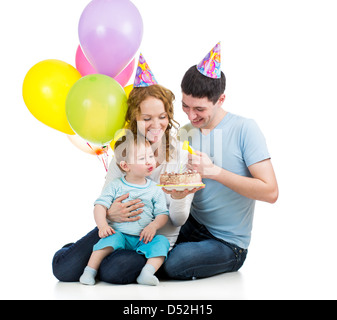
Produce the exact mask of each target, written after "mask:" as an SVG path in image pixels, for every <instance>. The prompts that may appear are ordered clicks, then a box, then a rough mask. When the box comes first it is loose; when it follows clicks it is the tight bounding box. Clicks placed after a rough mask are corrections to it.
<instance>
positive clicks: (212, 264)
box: [164, 216, 247, 280]
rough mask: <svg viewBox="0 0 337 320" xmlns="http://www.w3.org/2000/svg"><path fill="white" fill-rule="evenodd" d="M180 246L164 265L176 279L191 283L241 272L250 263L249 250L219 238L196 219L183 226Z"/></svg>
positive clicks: (171, 253) (166, 270) (178, 245)
mask: <svg viewBox="0 0 337 320" xmlns="http://www.w3.org/2000/svg"><path fill="white" fill-rule="evenodd" d="M177 243H178V244H177V245H176V246H175V247H174V248H173V250H172V251H171V252H170V255H169V258H168V259H167V261H166V263H165V264H164V269H165V272H166V273H167V275H168V276H169V277H170V278H173V279H179V280H188V279H196V278H205V277H210V276H213V275H215V274H219V273H224V272H233V271H238V270H239V269H240V268H241V267H242V265H243V263H244V262H245V260H246V256H247V250H244V249H241V248H240V247H238V246H236V245H234V244H231V243H227V242H225V241H223V240H220V239H217V238H215V237H214V236H213V235H212V234H211V233H210V232H209V231H208V230H207V229H206V228H205V226H203V225H201V224H199V223H198V222H197V221H196V220H195V219H193V217H191V216H190V217H189V219H188V221H187V222H186V223H185V225H184V226H183V227H182V229H181V231H180V235H179V238H178V241H177Z"/></svg>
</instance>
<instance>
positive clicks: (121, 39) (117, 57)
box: [78, 0, 143, 78]
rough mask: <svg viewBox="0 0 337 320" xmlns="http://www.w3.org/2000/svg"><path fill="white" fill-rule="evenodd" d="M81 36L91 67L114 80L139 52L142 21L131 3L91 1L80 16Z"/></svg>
mask: <svg viewBox="0 0 337 320" xmlns="http://www.w3.org/2000/svg"><path fill="white" fill-rule="evenodd" d="M78 35H79V39H80V44H81V48H82V50H83V52H84V54H85V56H86V57H87V59H88V61H89V62H90V64H91V65H92V66H93V67H94V68H95V69H96V71H97V72H98V73H100V74H104V75H107V76H110V77H112V78H114V77H115V76H116V75H118V74H119V73H120V72H121V71H122V70H123V69H124V68H125V67H126V66H127V65H128V64H129V63H130V61H131V60H132V58H133V57H134V56H135V54H136V52H137V51H138V49H139V46H140V43H141V41H142V37H143V20H142V17H141V15H140V13H139V11H138V9H137V8H136V6H135V5H134V4H133V3H132V2H131V1H130V0H92V1H91V2H90V3H89V4H88V5H87V6H86V8H85V9H84V11H83V13H82V15H81V18H80V21H79V25H78Z"/></svg>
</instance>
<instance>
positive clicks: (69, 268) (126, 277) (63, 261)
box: [52, 228, 146, 284]
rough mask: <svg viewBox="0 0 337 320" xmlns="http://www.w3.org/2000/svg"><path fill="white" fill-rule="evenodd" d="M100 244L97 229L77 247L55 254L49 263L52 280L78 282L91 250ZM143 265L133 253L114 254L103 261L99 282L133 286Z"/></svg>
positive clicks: (80, 241) (69, 246)
mask: <svg viewBox="0 0 337 320" xmlns="http://www.w3.org/2000/svg"><path fill="white" fill-rule="evenodd" d="M99 240H100V238H99V236H98V229H97V228H95V229H94V230H92V231H90V232H89V233H88V234H87V235H86V236H84V237H83V238H82V239H80V240H78V241H77V242H76V243H72V244H69V245H66V246H64V247H63V248H61V249H60V250H58V251H57V252H56V253H55V255H54V258H53V262H52V267H53V274H54V276H55V277H56V278H57V279H58V280H60V281H63V282H76V281H79V278H80V276H81V275H82V273H83V270H84V268H85V267H86V266H87V264H88V261H89V258H90V255H91V253H92V250H93V246H94V245H95V244H96V243H97V242H98V241H99ZM145 263H146V258H145V257H144V256H143V255H140V254H138V253H136V252H135V251H134V250H116V251H114V252H113V253H111V254H110V255H109V256H107V257H106V258H105V259H104V260H103V261H102V264H101V266H100V268H99V271H98V278H99V279H100V280H102V281H104V282H109V283H115V284H127V283H133V282H136V279H137V277H138V276H139V273H140V272H141V270H142V268H143V267H144V265H145Z"/></svg>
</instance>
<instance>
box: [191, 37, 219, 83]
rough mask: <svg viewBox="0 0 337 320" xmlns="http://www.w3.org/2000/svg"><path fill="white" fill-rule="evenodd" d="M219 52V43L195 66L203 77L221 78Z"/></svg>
mask: <svg viewBox="0 0 337 320" xmlns="http://www.w3.org/2000/svg"><path fill="white" fill-rule="evenodd" d="M220 64H221V52H220V42H218V43H217V44H216V45H215V47H214V48H213V49H212V50H211V51H210V52H209V53H208V54H207V55H206V57H205V58H204V59H203V60H202V61H201V62H200V63H199V64H198V65H197V69H198V71H199V72H200V73H202V74H203V75H204V76H206V77H209V78H213V79H219V78H221V70H220Z"/></svg>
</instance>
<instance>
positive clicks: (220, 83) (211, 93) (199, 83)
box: [181, 65, 226, 104]
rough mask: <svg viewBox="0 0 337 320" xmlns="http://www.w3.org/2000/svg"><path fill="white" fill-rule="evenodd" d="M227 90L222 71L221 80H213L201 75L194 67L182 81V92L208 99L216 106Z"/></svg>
mask: <svg viewBox="0 0 337 320" xmlns="http://www.w3.org/2000/svg"><path fill="white" fill-rule="evenodd" d="M225 89H226V77H225V74H224V73H223V72H222V71H221V78H220V79H213V78H209V77H206V76H204V75H203V74H201V73H200V72H199V71H198V69H197V66H196V65H195V66H192V67H191V68H189V69H188V70H187V72H186V73H185V75H184V77H183V80H182V81H181V90H182V91H183V93H185V94H187V95H191V96H192V97H195V98H205V97H206V98H208V100H209V101H212V102H213V104H215V103H216V102H217V101H218V100H219V98H220V96H221V95H222V94H223V93H224V92H225Z"/></svg>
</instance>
